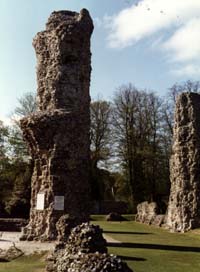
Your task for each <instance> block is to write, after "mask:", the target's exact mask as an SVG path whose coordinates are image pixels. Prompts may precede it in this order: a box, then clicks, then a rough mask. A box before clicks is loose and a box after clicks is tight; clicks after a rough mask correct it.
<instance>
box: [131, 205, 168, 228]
mask: <svg viewBox="0 0 200 272" xmlns="http://www.w3.org/2000/svg"><path fill="white" fill-rule="evenodd" d="M158 211H159V209H158V205H157V203H156V202H150V203H149V202H148V201H144V202H141V203H139V204H138V205H137V214H136V217H135V221H137V222H140V223H144V224H148V225H155V226H158V227H161V226H162V224H163V223H164V221H165V215H164V214H158Z"/></svg>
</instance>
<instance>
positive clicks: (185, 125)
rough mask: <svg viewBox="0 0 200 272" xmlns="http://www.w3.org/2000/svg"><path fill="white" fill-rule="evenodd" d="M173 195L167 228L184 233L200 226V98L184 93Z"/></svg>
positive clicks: (178, 116)
mask: <svg viewBox="0 0 200 272" xmlns="http://www.w3.org/2000/svg"><path fill="white" fill-rule="evenodd" d="M170 168H171V174H170V175H171V177H170V178H171V192H170V198H169V206H168V211H167V225H168V226H169V227H170V228H171V229H172V230H173V231H181V232H185V231H188V230H190V229H193V228H196V227H200V95H199V94H197V93H183V94H181V95H180V96H179V97H178V99H177V101H176V110H175V125H174V143H173V154H172V157H171V162H170Z"/></svg>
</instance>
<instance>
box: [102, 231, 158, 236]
mask: <svg viewBox="0 0 200 272" xmlns="http://www.w3.org/2000/svg"><path fill="white" fill-rule="evenodd" d="M103 233H108V234H109V233H111V234H135V235H148V234H153V233H150V232H136V231H104V232H103Z"/></svg>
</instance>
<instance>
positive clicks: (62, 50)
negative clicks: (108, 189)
mask: <svg viewBox="0 0 200 272" xmlns="http://www.w3.org/2000/svg"><path fill="white" fill-rule="evenodd" d="M92 31H93V22H92V19H91V17H90V15H89V12H88V11H87V10H86V9H83V10H81V11H80V13H77V12H71V11H57V12H53V13H52V14H51V16H50V18H49V20H48V22H47V25H46V30H45V31H42V32H39V33H38V34H37V35H36V37H35V39H34V41H33V46H34V48H35V51H36V56H37V83H38V91H37V101H38V110H37V111H36V113H34V114H33V115H31V116H27V117H25V118H23V119H22V120H21V122H20V124H21V128H22V131H23V136H24V139H25V141H26V142H27V144H28V147H29V150H30V153H31V155H32V157H33V159H34V172H33V176H32V186H31V188H32V196H31V211H30V221H29V224H28V226H26V227H25V228H24V232H23V235H22V237H21V239H22V240H29V241H32V240H40V241H45V240H54V239H56V238H57V230H56V222H57V221H58V220H59V218H60V217H61V216H62V215H64V214H69V217H70V218H75V219H76V222H77V223H78V222H79V224H80V223H81V222H84V221H87V220H88V219H89V194H90V186H89V166H90V137H89V131H90V110H89V105H90V95H89V86H90V73H91V52H90V37H91V34H92ZM60 234H61V232H60Z"/></svg>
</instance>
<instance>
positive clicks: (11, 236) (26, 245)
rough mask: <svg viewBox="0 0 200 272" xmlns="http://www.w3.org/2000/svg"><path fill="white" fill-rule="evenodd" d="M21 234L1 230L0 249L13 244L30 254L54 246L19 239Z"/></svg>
mask: <svg viewBox="0 0 200 272" xmlns="http://www.w3.org/2000/svg"><path fill="white" fill-rule="evenodd" d="M20 236H21V233H20V232H1V233H0V249H8V248H9V247H11V246H12V245H13V244H15V246H16V247H17V248H19V249H21V250H22V251H23V252H24V254H25V255H30V254H33V253H35V252H37V253H40V252H42V251H49V250H53V249H54V247H55V242H45V243H41V242H36V241H30V242H27V241H19V237H20ZM103 236H104V238H105V239H106V241H107V242H108V243H121V242H120V241H118V240H115V239H113V238H111V237H110V236H109V235H107V234H103Z"/></svg>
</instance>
